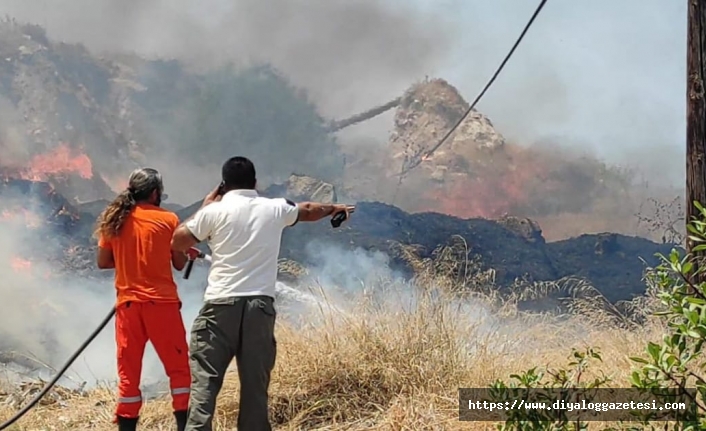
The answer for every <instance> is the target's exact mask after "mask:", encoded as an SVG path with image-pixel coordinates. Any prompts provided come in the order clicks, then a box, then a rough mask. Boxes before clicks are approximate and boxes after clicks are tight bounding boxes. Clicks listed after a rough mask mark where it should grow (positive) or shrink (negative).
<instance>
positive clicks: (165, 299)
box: [98, 203, 191, 421]
mask: <svg viewBox="0 0 706 431" xmlns="http://www.w3.org/2000/svg"><path fill="white" fill-rule="evenodd" d="M178 224H179V219H178V217H177V216H176V214H174V213H172V212H169V211H167V210H165V209H162V208H160V207H157V206H154V205H149V204H143V203H140V204H137V205H136V207H135V209H134V210H133V211H132V213H131V214H130V215H129V216H128V217H127V219H126V220H125V223H124V225H123V228H122V230H121V232H120V235H119V236H118V237H114V238H110V239H109V240H106V239H104V238H101V239H100V240H99V243H98V246H99V247H102V248H108V249H112V251H113V258H114V261H115V287H116V290H117V303H116V309H117V310H116V313H115V338H116V343H117V359H118V376H119V378H120V381H119V384H118V405H117V408H116V411H115V414H116V418H115V421H117V416H122V417H125V418H136V417H138V416H139V413H140V409H141V407H142V393H141V391H140V378H141V373H142V360H143V355H144V352H145V346H146V344H147V341H148V340H149V341H151V342H152V345H153V346H154V350H155V352H156V353H157V356H159V359H160V360H161V362H162V364H163V365H164V369H165V371H166V374H167V376H168V377H169V386H170V388H171V396H172V407H173V409H174V411H183V410H186V409H187V407H188V404H189V387H190V385H191V373H190V370H189V359H188V344H187V340H186V329H185V328H184V322H183V320H182V317H181V301H180V299H179V295H178V293H177V288H176V283H175V282H174V278H173V276H172V266H171V265H172V263H171V240H172V234H173V232H174V230H175V229H176V228H177V226H178Z"/></svg>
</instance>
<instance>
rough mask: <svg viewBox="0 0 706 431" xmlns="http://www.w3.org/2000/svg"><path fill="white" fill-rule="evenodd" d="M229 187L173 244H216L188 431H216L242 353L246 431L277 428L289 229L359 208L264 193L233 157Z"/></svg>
mask: <svg viewBox="0 0 706 431" xmlns="http://www.w3.org/2000/svg"><path fill="white" fill-rule="evenodd" d="M222 179H223V182H222V183H221V185H220V186H219V187H218V188H216V189H215V190H213V191H212V192H211V193H209V194H208V195H207V196H206V198H205V199H204V202H203V205H202V206H201V208H200V209H199V210H198V211H197V212H196V214H194V215H193V216H192V217H191V218H190V219H189V220H187V221H185V222H184V223H182V224H181V225H180V226H179V227H178V228H177V230H176V231H175V232H174V237H173V239H172V249H173V250H175V251H181V252H184V253H187V252H188V250H189V249H190V248H191V247H192V246H194V245H196V244H197V243H199V242H202V241H205V240H207V241H208V245H209V247H210V249H211V257H212V262H211V269H210V271H209V274H208V287H207V288H206V292H205V294H204V302H205V303H204V306H203V307H202V308H201V310H200V312H199V314H198V316H197V317H196V319H195V320H194V323H193V325H192V328H191V340H190V348H189V350H190V362H191V373H192V382H191V395H190V399H189V414H188V420H187V424H186V431H211V430H212V429H213V428H212V421H213V416H214V413H215V408H216V397H217V396H218V393H219V391H220V389H221V385H222V384H223V378H224V376H225V372H226V369H227V368H228V365H229V364H230V362H231V360H232V359H233V357H235V358H236V361H237V366H238V375H239V377H240V386H241V390H240V411H239V414H238V429H239V430H247V431H269V430H271V426H270V422H269V419H268V389H269V384H270V373H271V371H272V369H273V367H274V364H275V358H276V355H277V343H276V340H275V336H274V326H275V317H276V311H275V308H274V297H275V282H276V279H277V259H278V257H279V251H280V241H281V237H282V230H283V229H284V228H285V227H287V226H294V225H295V224H296V223H297V222H313V221H318V220H321V219H322V218H324V217H327V216H333V215H335V214H338V213H341V212H345V213H346V214H347V215H349V214H350V213H352V212H353V211H354V210H355V208H354V207H352V206H347V205H336V204H322V203H314V202H304V203H299V204H295V203H294V202H292V201H290V200H287V199H282V198H279V199H270V198H265V197H262V196H258V193H257V192H256V191H255V186H256V175H255V167H254V165H253V163H252V162H251V161H250V160H248V159H247V158H245V157H233V158H231V159H229V160H227V161H226V162H225V163H224V164H223V169H222Z"/></svg>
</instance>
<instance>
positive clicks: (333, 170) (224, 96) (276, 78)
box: [191, 66, 343, 182]
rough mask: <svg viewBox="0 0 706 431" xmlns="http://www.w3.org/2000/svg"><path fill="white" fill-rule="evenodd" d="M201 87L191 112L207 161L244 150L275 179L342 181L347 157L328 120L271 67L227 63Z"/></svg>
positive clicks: (196, 140)
mask: <svg viewBox="0 0 706 431" xmlns="http://www.w3.org/2000/svg"><path fill="white" fill-rule="evenodd" d="M201 87H202V90H201V93H200V94H199V96H198V97H197V98H196V99H195V101H194V103H193V104H192V105H191V110H192V112H193V115H192V117H193V119H194V120H193V121H194V124H193V130H192V136H193V138H192V141H193V142H194V143H198V144H197V146H198V148H199V151H198V153H197V155H196V156H197V158H198V159H200V160H201V161H202V162H208V161H210V162H213V160H221V159H223V158H226V157H229V156H231V155H234V154H242V155H246V156H247V157H250V158H251V159H252V160H253V161H254V162H255V164H256V166H257V167H258V169H259V171H261V172H262V173H263V174H266V175H267V176H269V177H270V178H271V179H272V180H274V181H282V180H285V179H286V178H287V177H289V175H290V174H292V173H300V174H307V175H312V176H315V177H318V178H321V179H324V180H327V181H331V182H337V180H338V179H339V177H340V175H341V172H342V168H343V155H342V154H341V153H340V152H339V149H338V146H337V143H336V141H335V139H334V138H333V136H332V135H330V134H329V133H328V132H327V130H326V127H325V122H324V119H323V118H322V117H321V116H319V114H318V113H317V112H316V108H315V106H314V105H313V104H312V103H311V102H310V101H309V100H308V98H307V96H306V94H305V93H304V92H303V91H301V90H298V89H296V88H295V87H293V86H292V85H290V84H289V83H288V82H287V80H286V79H284V78H283V77H282V76H281V75H280V74H278V73H277V72H276V71H275V70H274V69H272V68H271V67H270V66H258V67H253V68H250V69H246V70H243V71H236V70H235V69H234V68H233V67H232V66H226V67H223V68H221V69H218V70H216V71H213V72H211V73H209V74H207V75H206V76H205V77H204V78H203V81H202V86H201ZM191 150H192V151H193V146H192V147H191Z"/></svg>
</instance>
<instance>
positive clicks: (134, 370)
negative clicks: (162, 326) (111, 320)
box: [115, 302, 147, 419]
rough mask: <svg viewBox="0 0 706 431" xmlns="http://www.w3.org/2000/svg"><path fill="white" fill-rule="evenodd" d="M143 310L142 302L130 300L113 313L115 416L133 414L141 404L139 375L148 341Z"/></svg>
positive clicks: (138, 412) (132, 416)
mask: <svg viewBox="0 0 706 431" xmlns="http://www.w3.org/2000/svg"><path fill="white" fill-rule="evenodd" d="M142 312H143V310H142V304H140V303H135V302H133V303H130V304H125V305H121V306H120V307H118V309H117V310H116V313H115V341H116V344H117V346H116V347H117V356H118V358H117V359H118V364H117V365H118V377H119V382H118V400H117V401H118V403H117V406H116V410H115V415H116V416H122V417H126V418H136V417H138V416H139V415H140V409H141V408H142V393H141V392H140V377H141V373H142V358H143V356H144V353H145V345H146V344H147V333H146V331H145V328H144V324H143V319H142ZM116 419H117V418H116Z"/></svg>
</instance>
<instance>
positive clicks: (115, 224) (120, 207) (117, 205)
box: [94, 190, 135, 239]
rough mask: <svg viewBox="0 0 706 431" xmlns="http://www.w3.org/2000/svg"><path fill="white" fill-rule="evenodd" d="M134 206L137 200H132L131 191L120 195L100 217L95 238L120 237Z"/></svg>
mask: <svg viewBox="0 0 706 431" xmlns="http://www.w3.org/2000/svg"><path fill="white" fill-rule="evenodd" d="M134 206H135V200H134V199H133V198H132V194H131V193H130V190H125V191H123V192H122V193H120V194H119V195H118V196H117V197H116V198H115V199H113V202H111V203H110V204H108V206H107V207H106V208H105V209H104V210H103V212H102V213H101V215H100V216H99V217H98V226H97V227H96V231H95V233H94V236H95V237H96V238H100V237H104V238H105V239H109V238H112V237H115V236H118V234H120V229H121V228H122V227H123V223H124V222H125V219H126V218H127V216H128V215H129V214H130V211H132V208H133V207H134Z"/></svg>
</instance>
